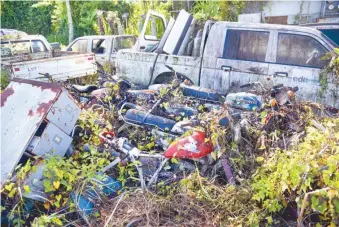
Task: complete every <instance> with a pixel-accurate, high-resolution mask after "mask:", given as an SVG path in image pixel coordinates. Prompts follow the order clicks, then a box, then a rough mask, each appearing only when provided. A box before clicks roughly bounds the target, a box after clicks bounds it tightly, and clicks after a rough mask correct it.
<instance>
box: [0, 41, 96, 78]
mask: <svg viewBox="0 0 339 227" xmlns="http://www.w3.org/2000/svg"><path fill="white" fill-rule="evenodd" d="M1 60H2V61H1V71H5V72H6V73H7V75H8V77H9V78H10V79H12V78H15V77H18V78H23V79H37V78H41V77H42V75H40V74H45V73H48V74H49V75H51V76H52V77H53V79H55V80H66V79H69V78H76V77H82V76H86V75H91V74H94V73H96V70H97V68H96V65H95V64H94V62H95V56H94V54H92V53H87V54H79V53H77V54H75V53H69V52H65V51H56V50H53V48H52V47H51V45H50V44H49V43H48V42H47V40H46V39H45V37H43V36H41V35H28V36H22V37H18V38H16V39H10V40H6V39H2V40H1Z"/></svg>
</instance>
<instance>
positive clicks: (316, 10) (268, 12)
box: [242, 1, 322, 24]
mask: <svg viewBox="0 0 339 227" xmlns="http://www.w3.org/2000/svg"><path fill="white" fill-rule="evenodd" d="M321 9H322V1H265V2H246V4H245V8H244V9H243V11H242V14H254V13H261V18H262V21H263V22H266V23H279V24H300V23H301V24H303V23H312V22H316V18H319V17H320V15H321ZM305 16H307V17H305ZM300 19H301V20H300Z"/></svg>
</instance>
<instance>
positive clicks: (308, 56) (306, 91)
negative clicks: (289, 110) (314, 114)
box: [269, 31, 334, 105]
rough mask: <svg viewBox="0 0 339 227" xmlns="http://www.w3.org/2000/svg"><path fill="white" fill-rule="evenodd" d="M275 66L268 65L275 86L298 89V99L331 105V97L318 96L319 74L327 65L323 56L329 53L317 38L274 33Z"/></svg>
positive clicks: (273, 64) (296, 34)
mask: <svg viewBox="0 0 339 227" xmlns="http://www.w3.org/2000/svg"><path fill="white" fill-rule="evenodd" d="M276 33H277V35H276V36H275V41H274V42H275V44H274V46H276V48H275V53H274V63H272V64H270V65H269V74H271V75H273V80H274V83H275V84H280V83H282V84H284V85H285V86H290V87H294V86H298V88H299V91H298V92H297V97H298V98H299V99H303V100H311V101H317V102H322V103H324V104H325V103H326V104H327V105H334V103H333V98H331V95H325V96H326V97H324V98H323V99H320V98H319V96H318V91H319V88H320V83H319V73H320V71H321V69H322V68H323V67H324V66H325V65H326V63H327V62H326V61H324V60H321V58H322V56H323V55H324V54H325V53H327V52H329V51H330V48H329V47H328V45H327V44H326V43H325V42H324V41H323V40H322V39H320V38H319V37H317V36H315V35H312V34H308V33H299V32H291V31H290V32H289V31H276Z"/></svg>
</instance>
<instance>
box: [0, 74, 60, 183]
mask: <svg viewBox="0 0 339 227" xmlns="http://www.w3.org/2000/svg"><path fill="white" fill-rule="evenodd" d="M61 91H62V87H61V86H60V85H57V84H51V83H44V82H39V81H31V80H24V79H15V80H14V81H12V82H11V83H10V84H9V85H8V87H7V88H6V89H5V90H4V91H3V93H2V94H1V106H0V107H1V108H0V110H1V144H0V147H1V183H3V182H4V181H5V180H6V179H7V177H8V174H10V173H11V172H12V171H13V169H14V168H15V166H16V165H17V163H18V162H19V160H20V158H21V156H22V154H23V152H24V151H25V149H26V147H27V146H28V144H29V142H30V140H31V139H32V137H33V136H34V134H35V132H36V131H37V129H38V127H39V126H40V124H41V122H42V121H43V119H44V118H45V116H46V115H47V112H48V111H49V109H50V108H51V107H52V105H53V103H54V101H55V100H56V99H57V98H58V96H59V95H60V93H61Z"/></svg>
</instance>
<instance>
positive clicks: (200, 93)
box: [180, 84, 221, 102]
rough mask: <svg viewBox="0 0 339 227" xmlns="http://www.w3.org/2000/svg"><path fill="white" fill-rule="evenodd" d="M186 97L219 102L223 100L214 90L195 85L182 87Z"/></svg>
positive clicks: (183, 85)
mask: <svg viewBox="0 0 339 227" xmlns="http://www.w3.org/2000/svg"><path fill="white" fill-rule="evenodd" d="M180 86H181V88H182V92H183V94H184V96H189V97H194V98H198V99H202V100H208V101H214V102H219V101H220V100H221V95H220V94H219V93H217V92H216V91H214V90H211V89H207V88H202V87H198V86H195V85H191V86H188V85H185V84H181V85H180Z"/></svg>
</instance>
